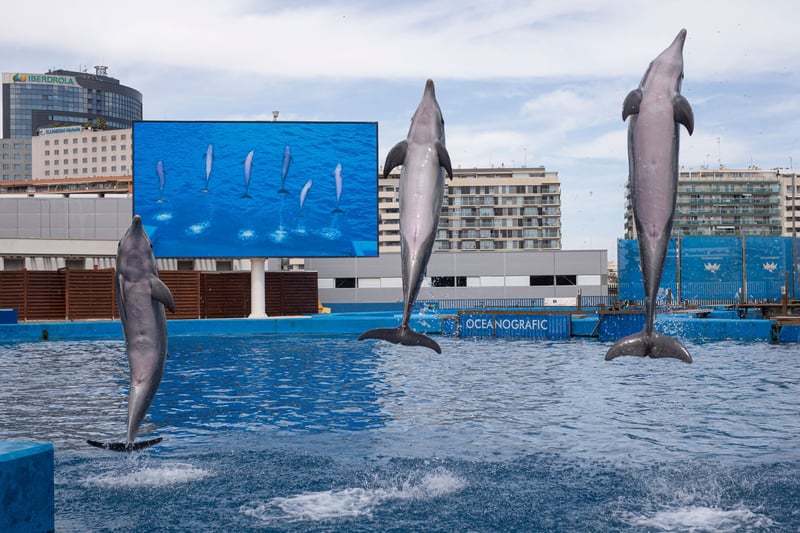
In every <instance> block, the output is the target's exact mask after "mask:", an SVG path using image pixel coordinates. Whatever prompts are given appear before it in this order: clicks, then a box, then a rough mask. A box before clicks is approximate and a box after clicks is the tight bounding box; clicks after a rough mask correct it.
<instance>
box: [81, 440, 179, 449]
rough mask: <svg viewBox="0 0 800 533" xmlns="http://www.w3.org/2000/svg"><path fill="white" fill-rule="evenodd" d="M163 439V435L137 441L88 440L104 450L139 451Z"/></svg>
mask: <svg viewBox="0 0 800 533" xmlns="http://www.w3.org/2000/svg"><path fill="white" fill-rule="evenodd" d="M162 440H163V439H162V438H161V437H158V438H155V439H151V440H140V441H137V442H98V441H96V440H87V441H86V442H88V443H89V444H90V445H92V446H94V447H95V448H102V449H104V450H111V451H112V452H138V451H139V450H144V449H145V448H149V447H150V446H155V445H156V444H158V443H159V442H161V441H162Z"/></svg>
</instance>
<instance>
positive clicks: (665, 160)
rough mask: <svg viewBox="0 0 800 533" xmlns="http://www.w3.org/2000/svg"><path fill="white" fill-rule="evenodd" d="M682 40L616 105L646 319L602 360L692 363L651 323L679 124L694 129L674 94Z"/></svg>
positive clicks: (670, 210)
mask: <svg viewBox="0 0 800 533" xmlns="http://www.w3.org/2000/svg"><path fill="white" fill-rule="evenodd" d="M685 40H686V30H681V31H680V32H679V33H678V36H677V37H675V40H674V41H673V42H672V44H671V45H670V46H669V48H667V49H666V50H664V51H663V52H661V54H659V56H658V57H656V58H655V59H654V60H653V62H652V63H650V66H649V67H648V69H647V71H646V72H645V74H644V77H643V78H642V81H641V83H640V84H639V87H638V88H637V89H634V90H633V91H631V92H630V94H628V96H627V97H626V98H625V102H624V103H623V104H622V120H625V119H626V118H628V117H630V120H629V121H628V164H629V167H630V188H631V203H632V204H633V216H634V218H635V221H636V232H637V234H638V240H639V255H640V257H641V263H642V281H643V283H644V295H645V312H646V322H645V327H644V329H643V330H642V331H641V332H639V333H636V334H634V335H629V336H628V337H625V338H623V339H620V340H619V341H617V342H616V343H615V344H614V345H613V346H611V348H610V349H609V350H608V352H607V353H606V360H607V361H610V360H611V359H614V358H615V357H618V356H620V355H638V356H649V357H674V358H676V359H680V360H681V361H685V362H687V363H691V362H692V356H691V355H689V352H688V351H687V350H686V348H684V347H683V345H681V343H680V342H678V341H677V340H675V339H673V338H671V337H667V336H666V335H662V334H660V333H658V332H657V331H656V330H655V327H654V325H653V322H654V317H655V304H656V296H657V295H658V286H659V283H660V282H661V273H662V270H663V267H664V258H665V257H666V255H667V247H668V245H669V239H670V234H671V233H672V217H673V215H674V212H675V201H676V199H677V190H678V139H679V133H680V131H679V124H683V125H684V126H685V127H686V129H687V130H688V132H689V135H691V134H692V132H693V131H694V114H693V113H692V108H691V106H690V105H689V102H687V101H686V98H684V97H683V96H681V94H680V89H681V81H682V80H683V43H684V41H685Z"/></svg>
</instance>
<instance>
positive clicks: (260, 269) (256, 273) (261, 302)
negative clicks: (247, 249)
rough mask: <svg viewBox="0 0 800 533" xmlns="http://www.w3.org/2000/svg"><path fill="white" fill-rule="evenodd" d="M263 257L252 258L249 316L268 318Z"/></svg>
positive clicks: (264, 261)
mask: <svg viewBox="0 0 800 533" xmlns="http://www.w3.org/2000/svg"><path fill="white" fill-rule="evenodd" d="M265 264H266V260H265V259H264V258H263V257H255V258H252V259H250V316H248V317H247V318H266V317H267V312H266V302H265V297H264V294H265V291H264V265H265Z"/></svg>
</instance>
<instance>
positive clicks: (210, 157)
mask: <svg viewBox="0 0 800 533" xmlns="http://www.w3.org/2000/svg"><path fill="white" fill-rule="evenodd" d="M203 157H204V158H205V160H206V186H205V187H203V188H202V189H200V192H209V191H208V182H209V180H210V179H211V169H212V167H213V166H214V145H213V144H209V145H208V148H206V153H205V154H203Z"/></svg>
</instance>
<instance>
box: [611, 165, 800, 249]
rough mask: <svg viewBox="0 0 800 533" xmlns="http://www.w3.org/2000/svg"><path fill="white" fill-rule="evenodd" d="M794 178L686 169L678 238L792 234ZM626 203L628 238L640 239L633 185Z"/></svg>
mask: <svg viewBox="0 0 800 533" xmlns="http://www.w3.org/2000/svg"><path fill="white" fill-rule="evenodd" d="M793 176H795V174H794V173H793V172H792V171H790V172H784V173H781V172H779V171H778V170H763V169H759V168H755V167H751V168H747V169H729V168H724V167H722V168H718V169H708V168H700V169H699V170H694V169H682V170H681V171H680V173H679V175H678V199H677V204H676V206H675V215H674V217H673V224H672V235H673V236H675V237H682V236H690V235H713V236H724V235H773V236H777V235H791V230H792V225H793V224H795V222H794V216H793V214H794V194H793V191H794V183H792V181H791V180H792V179H794V178H793ZM790 188H791V191H790ZM784 189H785V191H786V194H785V195H784V194H782V190H784ZM790 193H791V194H790ZM625 199H626V202H625V203H626V206H625V238H626V239H635V238H636V226H635V223H634V217H633V207H632V205H631V195H630V183H628V186H627V187H626V196H625ZM798 200H800V198H798ZM790 211H791V212H790Z"/></svg>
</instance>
